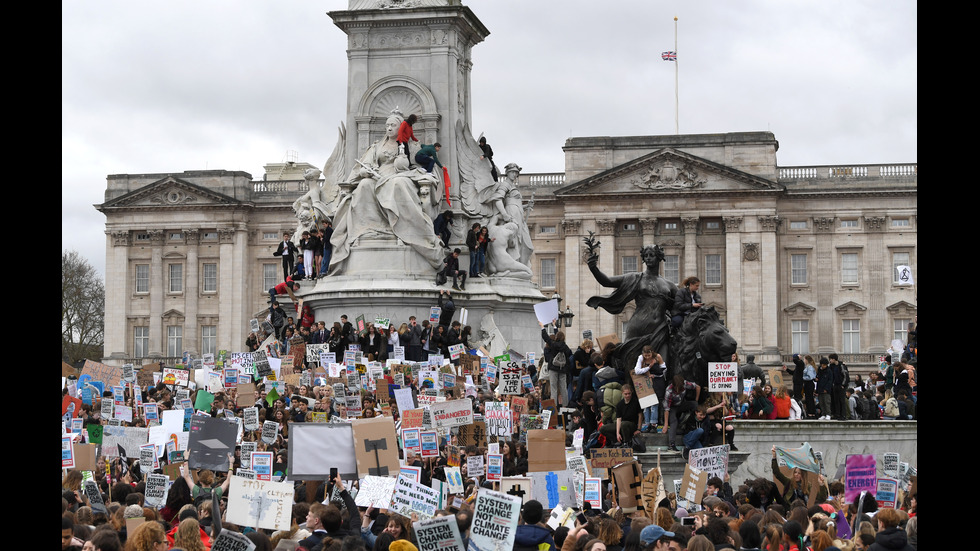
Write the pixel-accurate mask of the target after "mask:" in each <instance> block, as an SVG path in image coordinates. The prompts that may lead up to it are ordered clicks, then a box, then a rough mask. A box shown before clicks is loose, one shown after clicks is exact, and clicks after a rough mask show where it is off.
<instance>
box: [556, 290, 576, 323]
mask: <svg viewBox="0 0 980 551" xmlns="http://www.w3.org/2000/svg"><path fill="white" fill-rule="evenodd" d="M551 298H553V299H554V300H556V301H557V302H558V323H557V324H555V329H556V330H557V329H558V328H559V327H562V326H563V324H562V322H564V327H571V326H572V318H574V317H575V314H573V313H572V309H571V308H570V307H567V306H566V307H565V311H564V312H562V310H561V300H562V299H561V295H560V294H558V293H555V294H553V295H551Z"/></svg>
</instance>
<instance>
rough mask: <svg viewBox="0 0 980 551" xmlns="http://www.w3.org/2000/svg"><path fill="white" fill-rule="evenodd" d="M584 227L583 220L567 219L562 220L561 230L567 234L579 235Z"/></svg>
mask: <svg viewBox="0 0 980 551" xmlns="http://www.w3.org/2000/svg"><path fill="white" fill-rule="evenodd" d="M581 229H582V221H581V220H575V219H565V220H562V221H561V231H562V232H563V233H564V234H565V235H578V233H579V230H581Z"/></svg>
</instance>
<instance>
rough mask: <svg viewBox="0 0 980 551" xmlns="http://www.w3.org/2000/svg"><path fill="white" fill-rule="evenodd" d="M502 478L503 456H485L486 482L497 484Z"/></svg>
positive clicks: (494, 454) (496, 454)
mask: <svg viewBox="0 0 980 551" xmlns="http://www.w3.org/2000/svg"><path fill="white" fill-rule="evenodd" d="M503 476H504V456H503V455H501V454H499V453H491V454H488V455H487V480H489V481H491V482H499V481H500V479H501V478H502V477H503Z"/></svg>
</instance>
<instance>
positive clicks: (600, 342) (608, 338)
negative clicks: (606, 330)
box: [595, 333, 620, 350]
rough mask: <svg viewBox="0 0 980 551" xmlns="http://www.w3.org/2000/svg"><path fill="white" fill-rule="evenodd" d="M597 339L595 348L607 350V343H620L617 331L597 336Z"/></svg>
mask: <svg viewBox="0 0 980 551" xmlns="http://www.w3.org/2000/svg"><path fill="white" fill-rule="evenodd" d="M595 340H596V345H595V350H605V349H606V345H607V344H609V343H613V344H619V343H620V340H619V335H618V334H617V333H613V334H611V335H603V336H601V337H596V339H595Z"/></svg>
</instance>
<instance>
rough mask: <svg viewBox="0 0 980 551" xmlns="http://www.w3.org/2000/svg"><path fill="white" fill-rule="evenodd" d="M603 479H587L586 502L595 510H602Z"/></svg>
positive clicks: (588, 477)
mask: <svg viewBox="0 0 980 551" xmlns="http://www.w3.org/2000/svg"><path fill="white" fill-rule="evenodd" d="M601 490H602V479H601V478H592V477H590V476H587V477H585V498H584V501H585V502H586V503H588V504H590V505H592V508H593V509H602V491H601Z"/></svg>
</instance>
